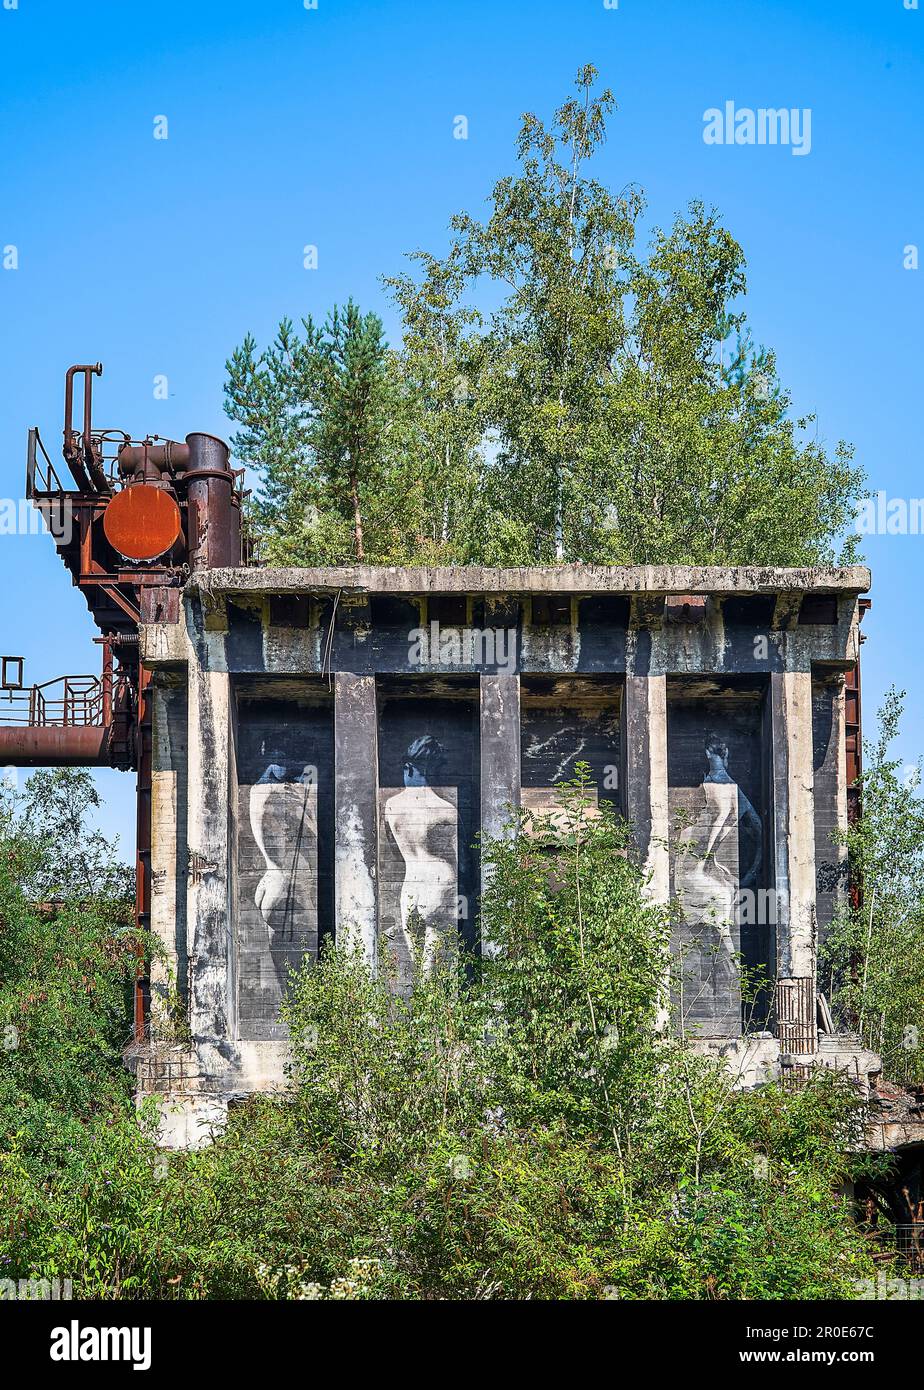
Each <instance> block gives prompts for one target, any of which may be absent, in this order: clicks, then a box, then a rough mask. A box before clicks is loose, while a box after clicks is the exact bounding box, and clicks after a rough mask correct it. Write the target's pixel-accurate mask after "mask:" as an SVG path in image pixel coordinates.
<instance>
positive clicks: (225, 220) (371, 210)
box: [0, 0, 924, 842]
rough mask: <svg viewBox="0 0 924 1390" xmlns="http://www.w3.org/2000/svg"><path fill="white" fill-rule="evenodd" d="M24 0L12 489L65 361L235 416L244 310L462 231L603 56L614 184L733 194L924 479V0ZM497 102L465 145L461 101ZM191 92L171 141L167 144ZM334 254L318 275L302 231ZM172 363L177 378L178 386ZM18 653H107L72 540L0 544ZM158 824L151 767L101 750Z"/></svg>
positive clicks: (17, 117) (664, 200)
mask: <svg viewBox="0 0 924 1390" xmlns="http://www.w3.org/2000/svg"><path fill="white" fill-rule="evenodd" d="M12 3H13V0H0V248H3V247H5V246H15V247H16V251H17V259H18V268H17V269H15V270H12V269H11V270H0V353H2V357H0V470H2V486H0V494H2V496H4V497H9V498H16V497H19V496H20V495H21V493H22V488H23V477H22V475H23V461H24V455H25V438H26V431H27V429H28V427H29V426H30V425H32V424H38V425H39V427H40V428H41V430H42V433H43V436H44V438H45V439H46V440H47V441H50V442H51V443H52V444H53V445H54V448H55V450H57V449H58V447H59V442H60V430H61V425H62V419H61V415H62V393H63V379H64V372H65V369H66V368H67V367H68V365H69V364H70V363H72V362H92V361H96V360H97V359H100V360H102V361H103V362H104V364H105V374H104V377H103V379H102V381H100V382H98V383H97V384H96V391H97V401H98V405H97V409H96V420H97V422H98V423H100V424H107V425H109V424H112V425H114V426H119V427H124V428H125V429H127V430H130V431H131V432H132V433H133V434H134V435H135V436H138V435H143V434H144V433H145V432H148V431H150V432H152V433H158V434H161V435H166V436H173V437H179V438H182V437H183V436H184V435H185V434H186V433H187V432H188V431H190V430H193V429H198V430H207V431H213V432H215V433H218V434H223V435H225V437H227V435H228V434H229V432H230V423H229V422H228V421H227V419H226V418H225V416H224V415H223V412H222V390H221V388H222V380H223V375H224V372H223V364H224V361H225V358H226V356H227V355H228V353H229V351H230V350H231V348H232V347H233V346H234V345H235V344H236V343H237V342H239V340H240V339H241V338H242V337H243V335H244V333H245V332H246V331H248V330H250V331H252V332H254V333H255V334H256V335H257V337H258V340H260V341H265V340H266V338H267V337H268V336H269V335H270V334H271V333H272V331H273V329H274V326H275V324H276V323H277V321H278V320H279V318H280V317H281V316H282V315H284V314H288V315H291V316H293V317H295V318H298V317H299V316H301V315H303V314H306V313H312V314H314V315H323V314H324V313H325V312H326V311H327V309H328V308H329V306H330V305H331V304H332V303H334V302H335V301H343V300H344V299H346V298H347V296H349V295H351V294H352V295H353V297H354V298H356V299H357V300H358V301H359V302H360V303H361V304H362V305H363V306H364V307H373V308H376V309H378V310H379V311H380V312H381V313H382V314H383V317H384V318H385V322H386V325H387V326H388V327H389V328H390V329H392V328H393V327H394V317H393V315H392V313H391V311H390V309H389V306H388V302H387V299H386V297H385V295H384V293H383V290H382V288H381V285H380V283H379V277H380V276H381V275H382V274H388V273H393V272H395V271H396V270H398V269H400V268H401V267H402V264H403V260H402V258H403V256H404V254H405V253H406V252H408V251H411V250H413V249H415V248H417V247H426V248H427V249H432V250H434V251H439V250H441V249H442V248H443V247H444V246H445V241H446V227H447V223H448V219H449V217H450V216H451V214H452V213H453V212H455V211H458V210H461V209H466V210H469V211H472V212H474V213H477V212H479V211H480V210H481V209H483V207H484V199H485V197H486V195H487V193H488V191H489V189H490V187H491V184H492V183H493V181H494V180H495V179H496V178H497V177H499V176H501V175H502V174H504V173H506V172H508V171H509V170H510V169H511V167H512V164H513V148H514V140H515V136H516V132H517V129H518V125H519V119H520V116H521V113H522V112H524V111H526V110H532V111H536V112H537V113H539V114H540V115H542V116H543V117H546V118H547V117H549V116H551V114H552V112H553V110H554V108H555V107H556V106H557V105H559V104H560V103H561V101H562V100H563V99H564V98H565V96H566V95H567V94H568V93H569V91H570V89H571V83H572V81H573V78H574V74H575V72H576V70H577V69H578V67H579V66H580V65H582V64H583V63H586V62H593V63H594V64H595V65H596V66H597V67H598V68H599V69H600V72H601V76H602V78H603V80H604V81H605V82H606V83H607V84H608V85H609V86H610V87H612V88H613V90H614V93H615V95H616V99H617V102H618V104H619V111H618V113H617V114H616V116H615V117H614V118H613V120H612V123H611V129H610V138H609V141H608V143H607V145H606V147H605V149H604V151H603V153H602V155H601V156H600V159H599V164H598V169H597V176H598V177H599V178H601V179H603V180H604V181H606V182H608V183H610V184H611V185H612V186H614V187H616V188H621V187H622V186H623V185H624V184H625V183H627V182H629V181H635V182H637V183H639V184H640V185H641V186H642V187H643V188H644V190H645V192H646V195H647V198H648V205H649V211H648V217H647V220H648V222H649V224H654V223H663V222H667V221H669V220H670V219H671V217H672V216H673V214H674V212H675V211H677V210H678V209H681V208H682V207H684V206H685V205H686V204H687V203H688V202H689V200H690V199H691V198H701V199H703V200H704V201H705V202H706V203H708V204H714V205H715V206H716V207H717V208H718V209H719V210H720V212H721V213H722V215H723V218H724V220H725V223H726V225H727V226H728V227H729V229H730V230H731V231H732V233H733V234H734V235H735V236H736V237H737V238H738V240H739V241H740V242H741V244H742V246H743V248H744V251H745V254H746V256H747V261H748V279H749V294H748V301H747V310H748V314H749V317H750V321H751V324H752V327H753V331H754V336H755V339H756V340H757V341H758V342H763V343H766V344H767V345H768V346H771V347H773V348H774V349H775V350H776V352H777V354H778V362H779V370H780V375H781V377H782V380H783V381H784V383H786V384H787V385H788V386H789V387H790V389H791V391H792V393H793V399H794V410H795V411H796V412H798V413H808V412H814V413H816V414H817V417H818V433H819V437H820V438H822V439H824V440H825V441H827V442H828V443H829V444H830V445H832V446H833V445H834V444H835V443H836V441H837V440H838V439H839V438H845V439H847V440H850V441H851V442H852V443H853V444H854V445H855V447H856V451H857V457H858V459H859V461H860V462H861V463H862V465H863V466H864V468H865V469H866V471H867V473H868V475H869V479H870V485H871V486H872V488H873V489H880V488H881V489H885V491H886V492H887V494H888V496H889V497H901V498H912V497H920V496H924V476H922V469H921V408H922V407H921V400H922V395H924V393H922V391H921V372H922V365H924V358H922V351H921V332H920V327H921V298H922V275H924V271H912V270H906V269H904V268H903V258H904V248H905V247H906V246H908V245H922V246H924V180H922V177H921V175H922V157H921V150H922V148H924V139H922V137H924V119H922V113H924V0H920V3H921V6H922V8H921V9H910V10H909V9H907V8H905V5H906V3H911V0H871V3H867V4H861V3H856V2H855V0H842V3H839V4H832V3H830V0H786V3H773V2H772V0H736V2H735V3H734V4H730V3H729V0H698V2H697V3H696V4H692V3H690V0H618V6H617V7H616V8H607V7H606V5H605V3H604V0H562V2H561V3H557V4H555V3H549V2H548V0H534V2H533V3H525V2H524V3H511V0H456V3H447V4H443V5H433V4H424V3H422V0H417V2H416V3H413V2H412V0H377V3H376V2H374V0H318V4H317V8H316V9H313V10H307V9H305V7H304V4H303V0H260V3H259V4H257V3H252V4H244V3H216V2H215V0H199V2H198V3H196V4H193V5H190V4H189V3H188V0H187V3H180V0H158V3H157V4H156V5H143V6H142V5H126V4H125V3H124V0H122V3H105V2H103V0H86V3H83V4H79V5H77V4H74V3H72V0H18V5H17V7H16V8H15V9H10V8H8V6H9V5H11V4H12ZM729 100H731V101H734V103H735V105H736V107H738V108H741V107H752V108H757V107H761V106H767V107H783V106H785V107H789V108H799V109H802V108H810V109H811V112H812V147H811V152H810V154H808V155H806V156H803V157H799V156H794V155H793V153H792V151H791V149H788V148H786V147H775V148H774V147H769V146H764V147H749V146H728V147H726V146H720V147H716V146H708V145H706V144H705V143H704V142H703V113H704V112H705V111H706V110H707V109H708V108H710V107H724V103H725V102H726V101H729ZM458 115H464V116H466V117H467V119H468V128H469V133H468V139H467V140H458V139H454V138H453V121H454V118H455V117H456V116H458ZM157 116H166V117H167V119H168V122H169V127H168V129H169V138H168V139H167V140H155V139H154V138H153V132H154V121H155V117H157ZM307 244H312V245H316V246H317V248H318V268H317V270H312V271H307V270H305V269H304V267H303V256H302V248H303V247H304V246H305V245H307ZM158 375H166V376H167V378H168V381H169V393H170V394H169V398H168V399H167V400H155V399H154V385H153V383H154V378H155V376H158ZM864 548H865V552H866V556H867V559H868V561H869V563H870V564H871V565H872V567H873V576H874V588H873V599H874V608H873V611H872V612H871V613H870V614H869V615H868V617H867V619H866V623H865V631H866V635H867V638H868V640H867V643H866V645H865V647H864V713H865V717H866V725H867V731H868V732H869V731H871V729H872V725H873V716H874V713H875V709H876V707H877V704H878V703H879V701H880V699H881V696H882V693H883V691H884V690H885V689H886V688H887V686H888V685H889V684H890V683H891V682H893V681H894V682H896V683H897V684H898V685H900V686H903V687H906V688H907V689H908V691H909V709H908V714H907V717H906V721H905V730H904V734H903V738H902V745H901V750H900V751H901V755H902V756H903V757H904V758H905V759H907V760H909V761H911V760H914V759H916V758H917V756H918V754H919V753H920V752H921V751H924V713H922V710H924V700H922V698H921V695H922V692H924V657H922V650H921V640H920V635H921V630H922V623H921V618H920V609H919V607H918V603H919V600H918V595H917V590H918V588H919V586H920V584H921V580H922V577H924V536H920V535H919V536H913V535H897V536H882V537H878V536H872V537H869V538H867V540H866V542H865V547H864ZM0 592H2V593H3V595H4V603H3V608H2V638H0V650H2V651H3V652H6V653H12V654H16V655H23V656H24V657H25V658H26V663H27V667H26V669H27V679H29V680H44V679H47V678H48V677H51V676H55V675H58V674H63V673H65V672H78V671H93V670H95V669H97V667H96V663H97V659H98V649H97V648H95V647H94V646H92V644H91V638H92V636H93V635H94V633H95V629H94V628H93V626H92V624H91V623H90V621H89V618H88V617H87V614H86V609H85V605H84V603H83V601H82V599H81V597H80V595H79V594H78V593H77V592H76V591H75V590H73V589H72V588H71V587H70V585H69V583H68V579H67V575H66V573H65V571H64V570H63V567H62V566H61V564H60V562H59V561H58V559H57V556H56V554H55V551H54V548H53V545H52V542H51V540H50V539H49V538H47V537H35V536H32V537H27V536H0ZM100 785H101V787H102V790H103V792H104V795H105V796H106V798H107V808H106V811H105V813H104V815H103V817H102V821H101V823H102V824H103V826H104V828H105V829H107V830H119V829H120V830H122V832H123V833H124V834H125V835H126V836H127V838H128V840H129V842H130V839H131V833H132V831H131V827H132V824H133V817H134V798H133V787H132V778H131V777H130V776H127V775H124V774H119V773H115V772H107V773H102V774H100Z"/></svg>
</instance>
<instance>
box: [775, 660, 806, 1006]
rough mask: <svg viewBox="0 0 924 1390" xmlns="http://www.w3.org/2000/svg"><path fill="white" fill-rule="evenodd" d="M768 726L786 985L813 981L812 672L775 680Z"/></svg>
mask: <svg viewBox="0 0 924 1390" xmlns="http://www.w3.org/2000/svg"><path fill="white" fill-rule="evenodd" d="M770 722H771V748H772V759H773V818H774V827H773V829H774V836H773V841H774V871H775V872H774V879H775V883H774V886H775V889H776V912H777V949H776V957H777V974H778V975H779V976H780V978H782V979H785V978H802V979H805V978H810V979H811V980H812V981H814V977H815V968H816V964H815V935H816V924H815V798H814V765H813V747H812V675H811V672H810V671H781V672H773V673H772V674H771V676H770ZM812 1000H813V1001H814V984H813V985H812ZM813 1006H814V1005H813Z"/></svg>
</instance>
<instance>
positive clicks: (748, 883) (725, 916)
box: [674, 734, 763, 977]
mask: <svg viewBox="0 0 924 1390" xmlns="http://www.w3.org/2000/svg"><path fill="white" fill-rule="evenodd" d="M704 751H705V755H706V763H707V769H706V771H705V773H704V776H703V780H702V785H701V788H700V791H701V794H702V799H701V801H700V803H699V808H698V810H697V811H696V814H695V819H694V821H693V823H692V825H691V826H690V827H689V829H688V830H685V831H684V833H683V843H682V845H681V847H680V849H679V851H678V854H677V858H676V862H675V865H674V886H675V890H676V894H677V898H678V901H679V903H680V907H681V911H682V914H683V920H684V922H685V923H686V925H687V926H688V927H692V928H702V929H703V931H702V937H703V942H704V945H705V946H706V947H707V948H708V947H709V945H710V943H711V944H712V945H713V946H714V947H717V948H718V961H717V965H718V964H721V965H722V967H723V970H724V972H725V973H726V975H734V976H735V977H737V975H738V960H737V956H738V951H739V948H740V943H739V941H738V939H737V938H738V936H739V932H738V930H737V928H738V906H739V897H740V893H741V891H742V889H746V888H752V887H753V886H754V885H755V883H756V881H757V874H758V871H759V867H760V862H761V857H762V835H763V826H762V823H761V819H760V816H759V815H758V814H757V812H756V811H755V810H754V807H753V806H752V805H751V803H750V801H749V800H748V798H747V797H746V796H745V794H744V792H743V791H742V790H741V788H740V786H739V785H738V784H737V782H735V780H734V778H733V777H732V776H731V774H730V773H729V770H728V744H727V743H726V742H725V741H724V740H723V739H721V738H719V737H717V736H716V735H714V734H710V735H708V736H707V738H706V742H705V745H704Z"/></svg>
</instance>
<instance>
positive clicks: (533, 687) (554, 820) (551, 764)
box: [520, 677, 621, 831]
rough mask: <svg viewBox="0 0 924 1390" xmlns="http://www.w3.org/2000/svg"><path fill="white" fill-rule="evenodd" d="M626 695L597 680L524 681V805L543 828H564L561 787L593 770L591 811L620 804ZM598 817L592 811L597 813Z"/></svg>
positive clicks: (588, 794)
mask: <svg viewBox="0 0 924 1390" xmlns="http://www.w3.org/2000/svg"><path fill="white" fill-rule="evenodd" d="M620 699H621V692H620V689H619V687H618V685H617V684H616V683H615V682H613V681H601V680H598V679H595V678H594V677H578V678H571V677H568V678H562V677H558V678H554V677H533V678H532V679H529V678H527V679H524V680H523V681H522V683H521V724H520V777H521V785H522V789H521V802H522V805H523V807H524V809H525V810H527V811H529V812H530V813H531V815H532V817H533V822H534V826H535V827H536V828H537V829H538V828H540V827H541V825H542V824H543V823H545V824H547V825H548V826H549V827H550V829H551V830H552V831H555V830H557V829H559V828H561V824H562V821H563V817H562V815H561V812H560V806H561V783H562V782H568V781H571V780H572V779H573V778H574V777H575V776H576V770H577V764H578V763H586V764H587V765H588V767H589V768H590V773H589V779H588V784H587V786H586V791H585V795H586V798H587V800H588V801H589V803H590V805H591V807H593V806H599V804H600V802H601V801H609V802H613V803H618V800H619V796H620V795H621V788H620V785H619V758H620ZM591 814H592V812H591Z"/></svg>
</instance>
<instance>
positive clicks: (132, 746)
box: [0, 362, 245, 1036]
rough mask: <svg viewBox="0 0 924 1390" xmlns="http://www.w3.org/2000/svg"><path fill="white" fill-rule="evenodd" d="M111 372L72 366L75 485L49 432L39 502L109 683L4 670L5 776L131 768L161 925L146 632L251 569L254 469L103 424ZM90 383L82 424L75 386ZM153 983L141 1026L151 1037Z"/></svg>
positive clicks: (36, 468)
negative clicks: (24, 770)
mask: <svg viewBox="0 0 924 1390" xmlns="http://www.w3.org/2000/svg"><path fill="white" fill-rule="evenodd" d="M102 371H103V366H102V363H101V362H96V363H94V364H92V365H87V364H84V365H77V366H73V367H69V368H68V370H67V374H66V377H65V388H64V443H63V448H62V454H63V456H64V461H65V463H66V464H67V468H68V472H69V473H70V476H71V478H72V479H73V485H69V486H65V485H64V483H62V481H61V478H60V477H59V476H58V473H57V471H56V469H55V467H54V464H53V463H52V461H51V459H50V458H49V456H48V453H47V451H46V449H45V446H44V444H43V443H42V439H41V436H40V434H39V431H38V429H31V430H30V431H29V442H28V454H27V463H26V496H27V497H28V498H29V499H30V501H31V502H32V503H33V505H34V506H35V507H36V508H37V509H38V510H39V511H40V512H41V513H42V515H43V516H44V518H45V520H46V523H47V524H48V527H49V530H50V532H51V534H52V536H53V539H54V542H55V545H56V547H57V550H58V553H59V555H60V556H61V559H62V560H63V561H64V564H65V566H66V567H67V569H68V570H69V571H70V574H71V579H72V582H73V583H74V584H75V585H76V586H77V587H78V588H79V589H80V590H81V591H82V592H83V594H84V597H85V598H86V601H87V606H88V608H89V610H90V613H91V614H92V616H93V620H94V622H95V623H96V625H97V627H98V628H99V630H100V636H99V637H98V638H96V641H97V642H98V643H99V645H100V646H101V648H102V671H101V674H100V675H99V676H60V677H57V678H55V679H54V680H51V681H45V682H43V683H42V684H39V685H31V686H27V685H25V684H24V682H23V661H22V658H21V657H3V658H0V766H2V765H6V766H16V767H118V768H124V769H128V768H133V769H135V770H136V771H137V774H138V815H137V842H136V856H137V875H136V878H137V886H136V917H137V922H138V925H139V926H140V927H146V926H147V925H148V917H149V904H150V863H149V858H150V843H151V824H150V817H151V733H150V730H151V718H150V702H149V699H148V696H147V691H148V684H149V680H150V674H149V672H147V671H146V670H145V668H144V666H143V663H142V662H141V660H140V650H139V625H140V624H141V623H143V622H153V621H159V620H160V621H163V620H169V618H170V617H174V618H176V617H178V616H179V604H180V591H181V589H182V586H183V584H184V583H185V581H186V579H187V578H188V577H189V575H190V574H191V573H193V572H196V571H201V570H206V569H214V568H217V567H219V566H221V567H235V566H238V565H240V564H241V563H242V562H243V555H242V527H241V515H242V507H243V502H244V497H245V494H244V493H243V491H242V488H241V477H242V474H243V470H242V469H241V470H235V469H233V468H232V467H231V463H230V458H229V450H228V446H227V444H225V443H224V442H223V441H222V440H221V439H217V438H215V436H214V435H211V434H201V433H196V434H189V435H187V436H186V440H185V442H184V443H179V442H178V441H176V440H171V439H160V438H159V436H158V435H148V436H146V437H145V438H143V439H140V440H138V439H134V438H133V437H132V436H131V435H130V434H128V433H126V432H125V431H123V430H98V429H94V426H93V378H94V377H98V376H101V375H102ZM79 376H82V377H83V420H82V422H81V428H80V429H76V428H75V427H74V386H75V380H76V378H77V377H79ZM144 993H145V990H144V982H143V981H142V980H141V979H139V985H138V989H137V991H136V1005H135V1027H136V1036H140V1033H141V1031H142V1030H143V1027H144V1018H145V1003H144Z"/></svg>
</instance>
